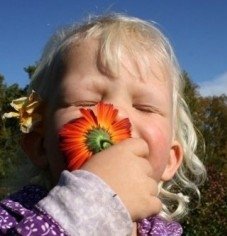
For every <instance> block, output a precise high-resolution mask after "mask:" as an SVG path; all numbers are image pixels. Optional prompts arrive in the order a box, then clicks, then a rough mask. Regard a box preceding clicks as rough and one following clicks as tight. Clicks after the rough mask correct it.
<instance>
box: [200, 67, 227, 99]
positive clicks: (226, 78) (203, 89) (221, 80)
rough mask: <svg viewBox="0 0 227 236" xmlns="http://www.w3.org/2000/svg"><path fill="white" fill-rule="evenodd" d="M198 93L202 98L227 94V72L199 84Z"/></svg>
mask: <svg viewBox="0 0 227 236" xmlns="http://www.w3.org/2000/svg"><path fill="white" fill-rule="evenodd" d="M199 87H200V88H199V92H200V94H201V95H202V96H219V95H221V94H225V95H226V94H227V72H225V73H223V74H221V75H220V76H217V77H216V78H214V79H212V80H207V81H203V82H201V83H199Z"/></svg>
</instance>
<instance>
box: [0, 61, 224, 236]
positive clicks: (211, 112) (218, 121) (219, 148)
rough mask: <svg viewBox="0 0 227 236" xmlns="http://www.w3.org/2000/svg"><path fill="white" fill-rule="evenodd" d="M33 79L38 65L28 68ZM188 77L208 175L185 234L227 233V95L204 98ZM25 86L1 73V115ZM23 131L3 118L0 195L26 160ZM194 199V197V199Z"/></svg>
mask: <svg viewBox="0 0 227 236" xmlns="http://www.w3.org/2000/svg"><path fill="white" fill-rule="evenodd" d="M24 70H25V72H26V73H27V74H28V77H29V78H31V76H32V74H33V72H34V70H35V66H34V65H30V66H28V67H26V68H24ZM182 76H183V77H184V78H185V81H186V83H185V91H184V92H185V96H186V101H187V103H188V104H189V107H190V109H191V113H192V118H193V120H194V123H195V126H196V128H197V129H198V135H199V145H198V156H200V157H201V158H202V160H203V162H204V163H205V165H206V168H207V173H208V178H207V181H206V182H205V184H204V185H203V186H202V187H201V195H202V198H201V203H200V205H199V206H197V207H195V208H194V209H191V210H190V212H189V214H188V216H187V217H186V218H185V219H184V221H183V222H182V224H183V227H184V235H186V236H193V235H195V236H200V235H201V236H205V235H208V236H210V235H215V236H219V235H220V236H221V235H227V223H226V213H227V205H226V200H227V197H226V192H227V191H226V187H227V181H226V177H227V163H226V157H227V142H226V140H227V137H226V136H227V125H226V124H227V96H226V95H222V96H217V97H215V96H214V97H202V96H201V95H200V94H199V91H198V86H197V85H196V84H195V83H193V82H192V80H190V78H189V76H188V74H187V73H186V72H183V74H182ZM26 89H27V86H26V87H25V88H20V87H19V86H18V84H13V85H11V86H7V85H6V84H5V82H4V76H3V75H0V115H1V116H2V115H3V114H4V113H5V112H8V111H10V110H11V108H10V105H9V103H10V102H11V101H12V100H13V99H15V98H18V97H21V96H23V95H25V94H26ZM19 139H20V132H19V128H18V124H17V122H16V121H15V120H13V119H12V120H7V121H6V122H4V123H3V121H2V120H1V119H0V198H3V197H4V196H6V195H7V194H9V191H8V186H6V185H4V179H6V178H8V177H10V173H12V172H16V171H17V168H18V166H19V165H20V164H21V162H23V160H22V158H18V156H20V155H18V152H20V147H19ZM204 143H205V147H206V149H205V150H206V152H204V145H203V144H204ZM191 200H192V201H193V199H191Z"/></svg>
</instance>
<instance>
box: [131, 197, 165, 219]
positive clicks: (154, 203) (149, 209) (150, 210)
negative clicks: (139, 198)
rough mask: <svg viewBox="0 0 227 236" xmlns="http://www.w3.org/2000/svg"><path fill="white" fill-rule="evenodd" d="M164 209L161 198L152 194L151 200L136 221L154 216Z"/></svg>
mask: <svg viewBox="0 0 227 236" xmlns="http://www.w3.org/2000/svg"><path fill="white" fill-rule="evenodd" d="M161 209H162V202H161V200H160V199H159V198H157V197H154V196H152V197H151V198H150V201H149V202H148V203H147V204H146V205H145V204H144V207H143V210H142V211H141V213H140V215H138V216H137V217H136V219H135V220H136V221H138V220H142V219H144V218H147V217H150V216H154V215H157V214H159V213H160V211H161Z"/></svg>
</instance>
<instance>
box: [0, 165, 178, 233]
mask: <svg viewBox="0 0 227 236" xmlns="http://www.w3.org/2000/svg"><path fill="white" fill-rule="evenodd" d="M131 233H132V221H131V218H130V215H129V213H128V211H127V210H126V208H125V207H124V205H123V203H122V202H121V200H120V198H119V197H118V196H117V195H116V194H115V193H114V192H113V191H112V190H111V189H110V188H109V187H108V186H107V185H106V184H105V183H104V182H103V181H102V180H101V179H100V178H99V177H97V176H95V175H93V174H91V173H89V172H86V171H81V170H79V171H76V172H74V173H73V174H72V173H70V172H68V171H64V172H63V173H62V175H61V178H60V181H59V183H58V185H57V186H56V187H54V188H53V189H52V190H51V191H50V192H49V193H48V194H47V191H46V190H44V189H43V188H41V187H39V186H34V185H30V186H26V187H24V188H23V189H22V190H21V191H19V192H17V193H15V194H13V195H11V196H10V197H8V198H6V199H4V200H3V201H2V202H0V235H27V236H28V235H37V236H38V235H39V236H42V235H62V236H63V235H82V236H83V235H97V236H98V235H99V236H102V235H103V236H104V235H105V236H106V235H108V236H109V235H113V236H114V235H122V236H124V235H129V236H130V235H131ZM138 234H139V235H141V236H145V235H147V236H148V235H153V236H170V235H171V236H180V235H181V234H182V227H181V226H180V225H179V224H178V223H176V222H167V221H166V220H164V219H162V218H160V217H150V218H148V219H144V220H142V221H141V222H140V223H138Z"/></svg>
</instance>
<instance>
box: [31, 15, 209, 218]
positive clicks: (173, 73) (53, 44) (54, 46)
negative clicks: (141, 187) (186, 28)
mask: <svg viewBox="0 0 227 236" xmlns="http://www.w3.org/2000/svg"><path fill="white" fill-rule="evenodd" d="M87 38H95V39H98V40H99V45H100V46H99V52H98V59H99V64H100V65H101V68H104V70H105V73H111V74H112V75H116V74H117V73H118V67H119V64H120V63H121V62H119V61H120V60H119V58H120V54H121V53H122V50H127V53H129V54H130V56H131V58H133V59H135V61H136V63H137V64H138V66H144V67H145V68H146V66H148V65H147V59H149V56H150V57H152V58H155V60H156V61H157V62H158V63H159V64H160V66H161V67H162V68H163V71H168V72H169V73H168V74H170V78H169V79H171V81H172V85H173V120H174V124H173V125H174V136H175V137H174V138H175V139H177V140H178V141H179V142H180V143H181V145H182V147H183V153H184V158H183V163H182V165H181V166H180V168H179V169H178V171H177V173H176V174H175V177H174V178H173V179H172V180H170V181H168V182H166V183H161V184H160V194H159V195H160V198H161V199H162V202H163V210H162V212H161V213H160V214H161V215H162V216H163V217H165V218H167V219H180V218H181V217H182V216H183V215H184V214H185V213H186V212H187V209H188V197H187V196H186V195H183V194H182V193H181V191H184V189H185V188H186V190H187V191H186V193H187V192H189V190H192V192H194V193H196V194H197V196H198V197H199V190H198V187H197V186H198V185H199V184H200V183H201V182H203V180H204V179H205V177H206V171H205V168H204V166H203V164H202V162H201V161H200V160H199V158H198V157H197V155H196V154H195V151H196V146H197V136H196V132H195V129H194V127H193V124H192V121H191V117H190V112H189V109H188V106H187V104H186V102H185V100H184V98H183V94H182V91H183V79H182V77H181V71H180V69H179V66H178V62H177V59H176V57H175V54H174V52H173V49H172V47H171V45H170V43H169V41H168V40H167V38H166V37H165V36H164V35H163V34H162V33H161V32H160V30H159V29H158V28H157V27H156V26H155V24H154V23H152V22H147V21H143V20H141V19H138V18H133V17H128V16H124V15H121V14H112V15H107V16H101V17H92V18H89V20H88V21H86V22H84V23H82V24H79V25H73V26H70V27H66V28H63V29H62V30H60V31H59V32H57V33H56V34H55V35H54V36H53V37H52V38H51V39H50V41H49V42H48V43H47V45H46V47H45V49H44V52H43V55H42V57H41V60H40V62H39V64H38V67H37V69H36V71H35V73H34V75H33V79H32V82H31V85H30V88H31V89H34V90H35V91H36V92H38V93H39V95H40V96H41V97H42V99H43V100H44V101H46V102H47V103H48V101H49V99H50V96H51V92H50V91H52V90H51V89H52V88H53V87H54V85H55V83H57V81H58V79H60V78H61V77H62V76H63V75H64V73H65V67H66V63H67V54H68V52H69V50H70V49H71V48H72V47H73V46H74V45H75V44H76V43H79V42H80V41H82V40H84V39H87ZM184 193H185V192H184Z"/></svg>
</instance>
